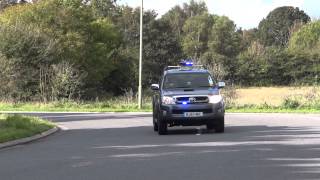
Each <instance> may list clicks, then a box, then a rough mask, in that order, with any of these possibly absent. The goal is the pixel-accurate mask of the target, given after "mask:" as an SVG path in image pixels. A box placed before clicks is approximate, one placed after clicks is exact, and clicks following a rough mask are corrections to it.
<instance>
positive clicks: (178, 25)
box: [161, 6, 187, 39]
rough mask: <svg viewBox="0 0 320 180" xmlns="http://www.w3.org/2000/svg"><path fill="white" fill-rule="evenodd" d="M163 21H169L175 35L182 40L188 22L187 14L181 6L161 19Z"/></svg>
mask: <svg viewBox="0 0 320 180" xmlns="http://www.w3.org/2000/svg"><path fill="white" fill-rule="evenodd" d="M161 20H162V21H167V22H168V23H169V25H170V26H171V29H172V30H173V33H174V34H175V35H176V36H177V37H178V38H179V39H180V38H181V36H182V33H183V26H184V24H185V22H186V20H187V14H186V13H185V11H184V10H183V9H182V8H181V7H180V6H175V7H174V8H172V9H171V10H169V11H168V12H167V13H166V14H164V15H163V16H162V17H161Z"/></svg>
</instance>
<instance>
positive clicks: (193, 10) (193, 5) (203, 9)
mask: <svg viewBox="0 0 320 180" xmlns="http://www.w3.org/2000/svg"><path fill="white" fill-rule="evenodd" d="M183 11H184V13H185V14H186V16H187V17H188V18H190V17H194V16H198V15H202V14H204V13H208V7H207V5H206V3H205V2H203V1H200V2H196V1H195V0H190V2H189V3H184V4H183Z"/></svg>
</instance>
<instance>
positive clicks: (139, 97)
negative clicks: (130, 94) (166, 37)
mask: <svg viewBox="0 0 320 180" xmlns="http://www.w3.org/2000/svg"><path fill="white" fill-rule="evenodd" d="M142 37H143V0H141V7H140V58H139V90H138V91H139V92H138V99H139V100H138V101H139V102H138V106H139V109H142V53H143V38H142Z"/></svg>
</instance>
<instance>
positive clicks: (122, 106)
mask: <svg viewBox="0 0 320 180" xmlns="http://www.w3.org/2000/svg"><path fill="white" fill-rule="evenodd" d="M226 109H227V112H231V113H232V112H236V113H237V112H242V113H320V105H319V104H310V105H301V104H297V103H296V102H291V101H290V102H289V103H288V101H286V102H284V103H283V104H282V105H279V106H275V105H268V104H261V105H256V104H250V105H248V104H246V105H237V104H236V105H231V106H230V105H229V106H228V107H227V108H226ZM0 111H27V112H28V111H29V112H30V111H37V112H151V111H152V108H151V102H145V103H144V106H143V108H142V109H141V110H139V109H138V105H137V103H133V102H131V103H128V102H123V101H106V102H82V103H78V102H52V103H0Z"/></svg>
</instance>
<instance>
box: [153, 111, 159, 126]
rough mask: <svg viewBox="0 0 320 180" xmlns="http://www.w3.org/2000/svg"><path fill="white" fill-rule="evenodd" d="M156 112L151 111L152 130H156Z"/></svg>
mask: <svg viewBox="0 0 320 180" xmlns="http://www.w3.org/2000/svg"><path fill="white" fill-rule="evenodd" d="M155 116H156V114H155V113H154V112H153V118H152V119H153V130H154V131H158V123H157V122H156V117H155Z"/></svg>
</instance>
